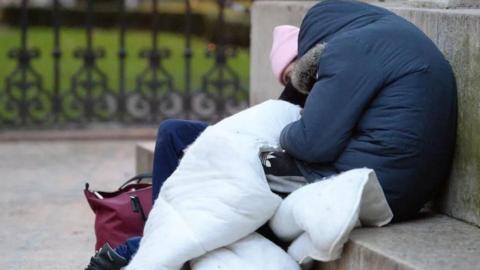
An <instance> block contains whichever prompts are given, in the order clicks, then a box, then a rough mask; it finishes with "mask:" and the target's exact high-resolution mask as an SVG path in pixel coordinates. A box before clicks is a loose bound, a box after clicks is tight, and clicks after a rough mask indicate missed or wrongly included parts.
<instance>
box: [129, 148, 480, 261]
mask: <svg viewBox="0 0 480 270" xmlns="http://www.w3.org/2000/svg"><path fill="white" fill-rule="evenodd" d="M154 149H155V143H154V142H145V143H139V144H137V148H136V158H137V165H136V168H137V172H138V173H142V172H148V171H151V170H152V163H153V151H154ZM315 269H316V270H320V269H325V270H340V269H348V270H376V269H382V270H389V269H396V270H403V269H425V270H427V269H428V270H430V269H455V270H462V269H465V270H472V269H480V228H478V227H476V226H473V225H470V224H467V223H465V222H462V221H458V220H456V219H453V218H450V217H447V216H444V215H434V216H429V217H426V218H422V219H418V220H414V221H410V222H405V223H399V224H394V225H390V226H387V227H384V228H361V229H356V230H354V231H353V233H352V234H351V236H350V241H349V242H348V243H347V244H346V246H345V249H344V252H343V256H342V257H341V258H340V259H339V260H336V261H334V262H329V263H318V264H317V265H316V266H315Z"/></svg>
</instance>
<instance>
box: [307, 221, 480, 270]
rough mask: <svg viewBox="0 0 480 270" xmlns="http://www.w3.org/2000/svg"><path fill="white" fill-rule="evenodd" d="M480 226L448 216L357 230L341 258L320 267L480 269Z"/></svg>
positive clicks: (333, 269)
mask: <svg viewBox="0 0 480 270" xmlns="http://www.w3.org/2000/svg"><path fill="white" fill-rule="evenodd" d="M479 255H480V228H478V227H476V226H473V225H470V224H468V223H465V222H462V221H459V220H456V219H453V218H450V217H447V216H445V215H434V216H429V217H426V218H422V219H418V220H414V221H409V222H404V223H399V224H393V225H389V226H387V227H384V228H361V229H356V230H354V231H353V232H352V234H351V236H350V241H349V242H348V243H347V244H346V246H345V249H344V252H343V255H342V257H341V258H340V259H338V260H336V261H334V262H330V263H319V264H318V266H317V267H316V269H317V270H320V269H324V270H340V269H349V270H367V269H368V270H372V269H382V270H388V269H396V270H403V269H425V270H427V269H428V270H431V269H436V270H441V269H455V270H460V269H462V270H463V269H465V270H471V269H480V256H479Z"/></svg>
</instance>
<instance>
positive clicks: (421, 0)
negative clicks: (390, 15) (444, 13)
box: [408, 0, 480, 8]
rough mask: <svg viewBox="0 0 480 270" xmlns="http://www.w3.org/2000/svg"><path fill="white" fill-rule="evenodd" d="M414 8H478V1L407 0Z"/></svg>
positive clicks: (479, 2) (479, 5)
mask: <svg viewBox="0 0 480 270" xmlns="http://www.w3.org/2000/svg"><path fill="white" fill-rule="evenodd" d="M408 1H410V3H411V4H412V5H413V6H416V7H436V8H462V7H463V8H478V7H480V1H478V0H408Z"/></svg>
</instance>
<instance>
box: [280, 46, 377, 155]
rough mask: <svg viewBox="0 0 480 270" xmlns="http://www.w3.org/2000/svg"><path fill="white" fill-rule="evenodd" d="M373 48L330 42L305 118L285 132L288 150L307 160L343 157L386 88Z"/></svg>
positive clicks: (305, 108) (281, 140)
mask: <svg viewBox="0 0 480 270" xmlns="http://www.w3.org/2000/svg"><path fill="white" fill-rule="evenodd" d="M371 51H372V50H370V49H369V48H368V46H367V45H366V44H363V43H360V42H354V41H352V40H344V41H338V42H335V41H332V42H330V43H329V44H327V45H326V47H325V50H324V51H323V52H322V55H321V57H320V60H319V65H318V73H317V81H316V82H315V84H314V86H313V87H312V89H311V91H310V94H309V95H308V98H307V100H306V103H305V107H304V111H303V115H302V117H301V118H300V119H299V120H298V121H295V122H293V123H291V124H289V125H287V126H286V127H285V128H284V129H283V131H282V133H281V135H280V144H281V146H282V147H283V149H285V150H286V151H287V152H288V153H289V154H291V155H292V156H293V157H295V158H297V159H299V160H304V161H307V162H316V163H327V162H333V161H335V160H336V159H337V157H338V156H339V154H340V153H341V152H342V151H343V149H344V148H345V146H346V145H347V144H348V142H349V140H350V138H351V137H352V133H353V132H354V129H355V126H356V125H357V122H358V121H359V119H360V117H361V116H362V114H363V112H364V111H365V110H366V108H367V107H368V105H369V103H370V101H371V100H372V98H373V97H374V96H375V95H376V93H377V91H378V90H379V89H380V88H381V84H382V81H383V77H384V75H383V74H381V70H382V69H381V68H380V66H379V64H377V63H376V59H375V55H373V53H372V52H371Z"/></svg>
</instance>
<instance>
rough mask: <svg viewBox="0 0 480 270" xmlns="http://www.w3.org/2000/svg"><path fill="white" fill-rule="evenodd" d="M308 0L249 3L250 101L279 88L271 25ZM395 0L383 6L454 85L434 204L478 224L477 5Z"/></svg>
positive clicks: (295, 16) (290, 17) (296, 20)
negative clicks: (445, 166)
mask: <svg viewBox="0 0 480 270" xmlns="http://www.w3.org/2000/svg"><path fill="white" fill-rule="evenodd" d="M434 1H441V0H434ZM468 1H469V0H464V1H463V2H468ZM475 1H476V0H475ZM450 2H452V3H453V2H454V1H450ZM457 2H460V0H457ZM314 3H315V2H309V1H293V2H287V1H261V2H256V3H255V4H254V6H253V8H252V33H251V41H252V42H251V68H250V72H251V76H250V78H251V82H250V89H251V97H250V99H251V103H252V104H255V103H258V102H261V101H263V100H265V99H268V98H276V97H277V96H278V94H279V93H280V91H281V89H282V87H281V86H280V84H279V83H277V82H276V81H275V79H274V78H273V75H271V71H270V66H269V60H268V53H269V50H270V45H271V33H272V29H273V27H274V26H275V25H279V24H294V25H299V24H300V22H301V19H302V17H303V15H304V14H305V12H306V10H308V8H309V7H311V6H312V5H313V4H314ZM397 3H398V2H394V4H390V5H388V4H387V5H386V6H387V7H388V8H389V9H390V10H392V11H393V12H395V13H397V14H399V15H400V16H403V17H405V18H406V19H408V20H410V21H411V22H413V23H414V24H416V25H417V26H418V27H419V28H420V29H422V30H423V31H424V32H425V33H426V34H427V35H428V36H429V37H430V38H431V39H432V40H433V41H434V42H435V43H436V44H437V45H438V46H439V48H440V49H441V50H442V51H443V52H444V54H445V55H446V57H447V58H448V59H449V61H450V62H451V63H452V66H453V67H454V71H455V74H456V77H457V82H458V88H459V91H458V97H459V125H458V141H457V149H456V155H455V161H454V169H453V172H452V176H451V179H450V181H449V184H448V186H447V187H446V188H445V190H446V191H445V192H444V196H443V198H442V200H441V201H440V205H441V207H442V209H443V210H442V211H443V212H445V213H446V214H448V215H451V216H453V217H456V218H459V219H462V220H465V221H468V222H471V223H474V224H476V225H478V226H480V9H427V8H415V7H411V6H410V7H409V6H406V5H405V4H404V3H402V4H399V5H397ZM382 5H385V4H382Z"/></svg>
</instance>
